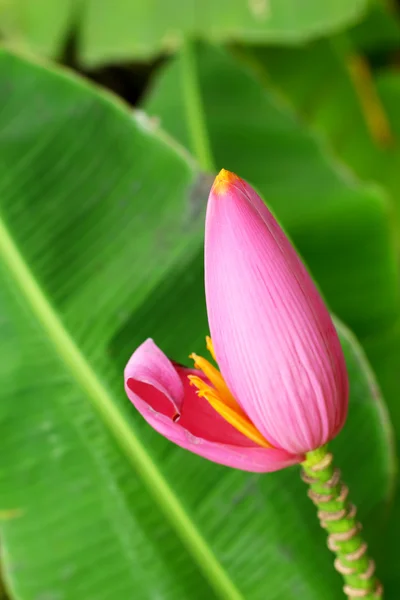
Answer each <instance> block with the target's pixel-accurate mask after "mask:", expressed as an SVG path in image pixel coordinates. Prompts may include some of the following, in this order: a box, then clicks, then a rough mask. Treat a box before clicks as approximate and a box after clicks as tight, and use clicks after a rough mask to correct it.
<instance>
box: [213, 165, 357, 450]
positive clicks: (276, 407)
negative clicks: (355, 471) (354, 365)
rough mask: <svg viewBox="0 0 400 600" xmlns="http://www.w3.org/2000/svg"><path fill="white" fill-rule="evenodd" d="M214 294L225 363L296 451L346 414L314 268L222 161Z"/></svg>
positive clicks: (252, 410)
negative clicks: (310, 269) (306, 264)
mask: <svg viewBox="0 0 400 600" xmlns="http://www.w3.org/2000/svg"><path fill="white" fill-rule="evenodd" d="M205 269H206V299H207V309H208V317H209V323H210V331H211V337H212V340H213V344H214V348H215V352H216V356H217V359H218V363H219V366H220V369H221V372H222V374H223V376H224V378H225V380H226V382H227V384H228V386H229V388H230V390H231V391H232V393H233V394H234V396H235V397H236V399H237V401H238V402H239V403H240V404H241V406H242V408H243V409H244V410H245V411H246V413H247V414H248V416H249V417H250V419H251V420H252V421H253V423H254V424H255V425H256V427H257V428H258V429H259V430H260V431H261V433H262V434H263V435H264V436H265V438H266V439H267V440H269V441H270V442H271V443H272V444H273V445H274V446H276V447H278V448H284V449H285V450H287V451H288V452H290V453H304V452H307V451H310V450H313V449H315V448H318V447H320V446H321V445H323V444H325V443H326V442H327V441H328V440H330V439H331V438H332V437H334V436H335V435H336V434H337V433H338V432H339V430H340V429H341V427H342V426H343V424H344V421H345V418H346V414H347V404H348V381H347V374H346V366H345V362H344V357H343V353H342V350H341V347H340V342H339V339H338V337H337V334H336V331H335V328H334V326H333V323H332V320H331V318H330V316H329V313H328V311H327V309H326V307H325V305H324V303H323V301H322V299H321V297H320V295H319V293H318V291H317V289H316V287H315V286H314V284H313V282H312V280H311V278H310V276H309V274H308V273H307V271H306V269H305V267H304V265H303V264H302V263H301V261H300V258H299V257H298V255H297V254H296V252H295V250H294V248H293V247H292V245H291V244H290V242H289V240H288V239H287V238H286V236H285V234H284V233H283V231H282V229H281V228H280V227H279V225H278V223H277V222H276V220H275V219H274V217H273V216H272V214H271V213H270V211H269V210H268V209H267V207H266V206H265V205H264V203H263V202H262V200H261V198H260V197H259V196H258V195H257V194H256V193H255V192H254V190H252V188H251V187H250V186H249V185H248V184H247V183H245V182H244V181H242V180H241V179H239V178H238V177H236V176H235V175H233V174H232V173H228V172H227V171H222V172H221V174H220V175H219V176H218V178H217V180H216V183H215V184H214V186H213V189H212V190H211V194H210V198H209V204H208V208H207V217H206V241H205Z"/></svg>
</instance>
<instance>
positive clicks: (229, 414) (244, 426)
mask: <svg viewBox="0 0 400 600" xmlns="http://www.w3.org/2000/svg"><path fill="white" fill-rule="evenodd" d="M188 377H189V380H190V383H191V384H192V385H194V386H195V387H196V388H197V389H198V392H197V393H198V395H199V396H200V397H202V398H205V399H206V400H207V402H209V403H210V404H211V406H212V407H213V408H214V410H216V411H217V413H218V414H220V415H221V417H222V418H223V419H225V421H227V423H229V424H230V425H232V426H233V427H234V428H235V429H237V430H238V431H240V433H243V435H245V436H246V437H247V438H249V440H251V441H252V442H254V443H255V444H257V445H258V446H262V447H263V448H270V447H271V445H270V444H269V443H268V442H267V440H266V439H265V438H264V437H263V436H262V435H261V433H260V432H259V431H258V429H256V427H255V426H254V425H253V423H252V422H251V421H250V419H249V418H248V417H247V416H246V414H245V413H244V412H243V410H242V409H241V408H240V406H239V405H238V408H237V409H235V408H232V407H231V406H228V405H227V404H225V402H224V401H223V400H222V399H221V398H219V397H218V394H216V393H215V390H213V388H211V387H210V386H209V385H207V384H206V383H204V381H203V380H202V379H200V377H196V375H189V376H188Z"/></svg>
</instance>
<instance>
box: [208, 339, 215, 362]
mask: <svg viewBox="0 0 400 600" xmlns="http://www.w3.org/2000/svg"><path fill="white" fill-rule="evenodd" d="M206 346H207V350H208V351H209V353H210V354H211V356H212V357H213V359H214V360H215V362H217V359H216V357H215V350H214V344H213V343H212V339H211V338H210V336H209V335H206Z"/></svg>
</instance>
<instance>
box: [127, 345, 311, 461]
mask: <svg viewBox="0 0 400 600" xmlns="http://www.w3.org/2000/svg"><path fill="white" fill-rule="evenodd" d="M190 373H196V375H199V376H202V375H201V373H199V372H198V371H195V370H193V369H186V368H185V367H181V366H178V365H176V364H175V365H174V364H173V363H171V361H170V360H169V359H168V358H167V357H166V356H165V354H163V352H161V350H160V349H159V348H158V347H157V346H156V345H155V344H154V342H153V341H152V340H150V339H149V340H147V341H145V342H144V343H143V344H142V345H141V346H139V348H138V349H137V350H136V351H135V352H134V353H133V355H132V357H131V358H130V360H129V362H128V364H127V366H126V369H125V390H126V393H127V395H128V398H129V399H130V400H131V402H132V403H133V404H134V405H135V406H136V408H137V410H138V411H139V412H140V413H141V415H142V416H143V417H144V418H145V419H146V421H147V422H148V423H149V424H150V425H151V426H152V427H153V428H154V429H155V430H156V431H158V433H161V435H163V436H164V437H166V438H168V439H169V440H171V441H172V442H174V443H175V444H178V446H181V447H182V448H186V450H190V451H191V452H194V453H195V454H199V455H200V456H203V457H204V458H208V459H209V460H212V461H214V462H217V463H221V464H223V465H227V466H230V467H235V468H237V469H242V470H244V471H255V472H266V471H276V470H278V469H283V468H285V467H287V466H290V465H293V464H295V463H298V462H300V461H301V460H302V458H303V457H301V456H293V455H290V454H289V453H287V452H285V451H284V450H277V449H275V448H274V449H272V448H271V449H270V448H260V447H258V446H256V445H255V444H253V443H252V442H251V441H250V440H249V439H247V438H246V437H245V436H243V435H242V434H241V433H239V432H238V431H237V430H236V429H234V428H233V427H232V426H231V425H229V423H227V422H226V421H225V420H224V419H223V418H222V417H221V416H220V415H219V414H218V413H217V412H215V411H214V410H213V408H212V407H211V406H210V405H209V404H208V402H207V401H206V400H205V399H203V398H199V397H198V396H197V394H196V392H195V389H194V388H193V386H191V385H190V384H189V381H188V379H187V375H188V374H190ZM177 410H179V412H180V413H181V416H180V418H179V419H178V420H175V421H174V417H175V415H176V412H177Z"/></svg>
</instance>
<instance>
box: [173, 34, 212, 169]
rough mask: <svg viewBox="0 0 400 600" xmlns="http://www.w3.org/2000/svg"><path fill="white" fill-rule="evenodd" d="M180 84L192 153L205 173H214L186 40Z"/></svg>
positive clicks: (192, 55) (194, 67)
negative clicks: (181, 85) (181, 83)
mask: <svg viewBox="0 0 400 600" xmlns="http://www.w3.org/2000/svg"><path fill="white" fill-rule="evenodd" d="M181 57H182V82H183V98H184V106H185V112H186V119H187V123H188V128H189V135H190V138H191V145H192V151H193V153H194V155H195V156H196V158H197V160H198V161H199V163H200V166H201V168H202V169H204V170H205V171H214V170H215V168H214V160H213V156H212V152H211V146H210V139H209V136H208V133H207V127H206V122H205V118H204V108H203V101H202V97H201V90H200V85H199V80H198V76H197V65H196V56H195V51H194V48H193V42H192V41H191V40H188V39H186V40H185V41H184V43H183V46H182V51H181Z"/></svg>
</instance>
